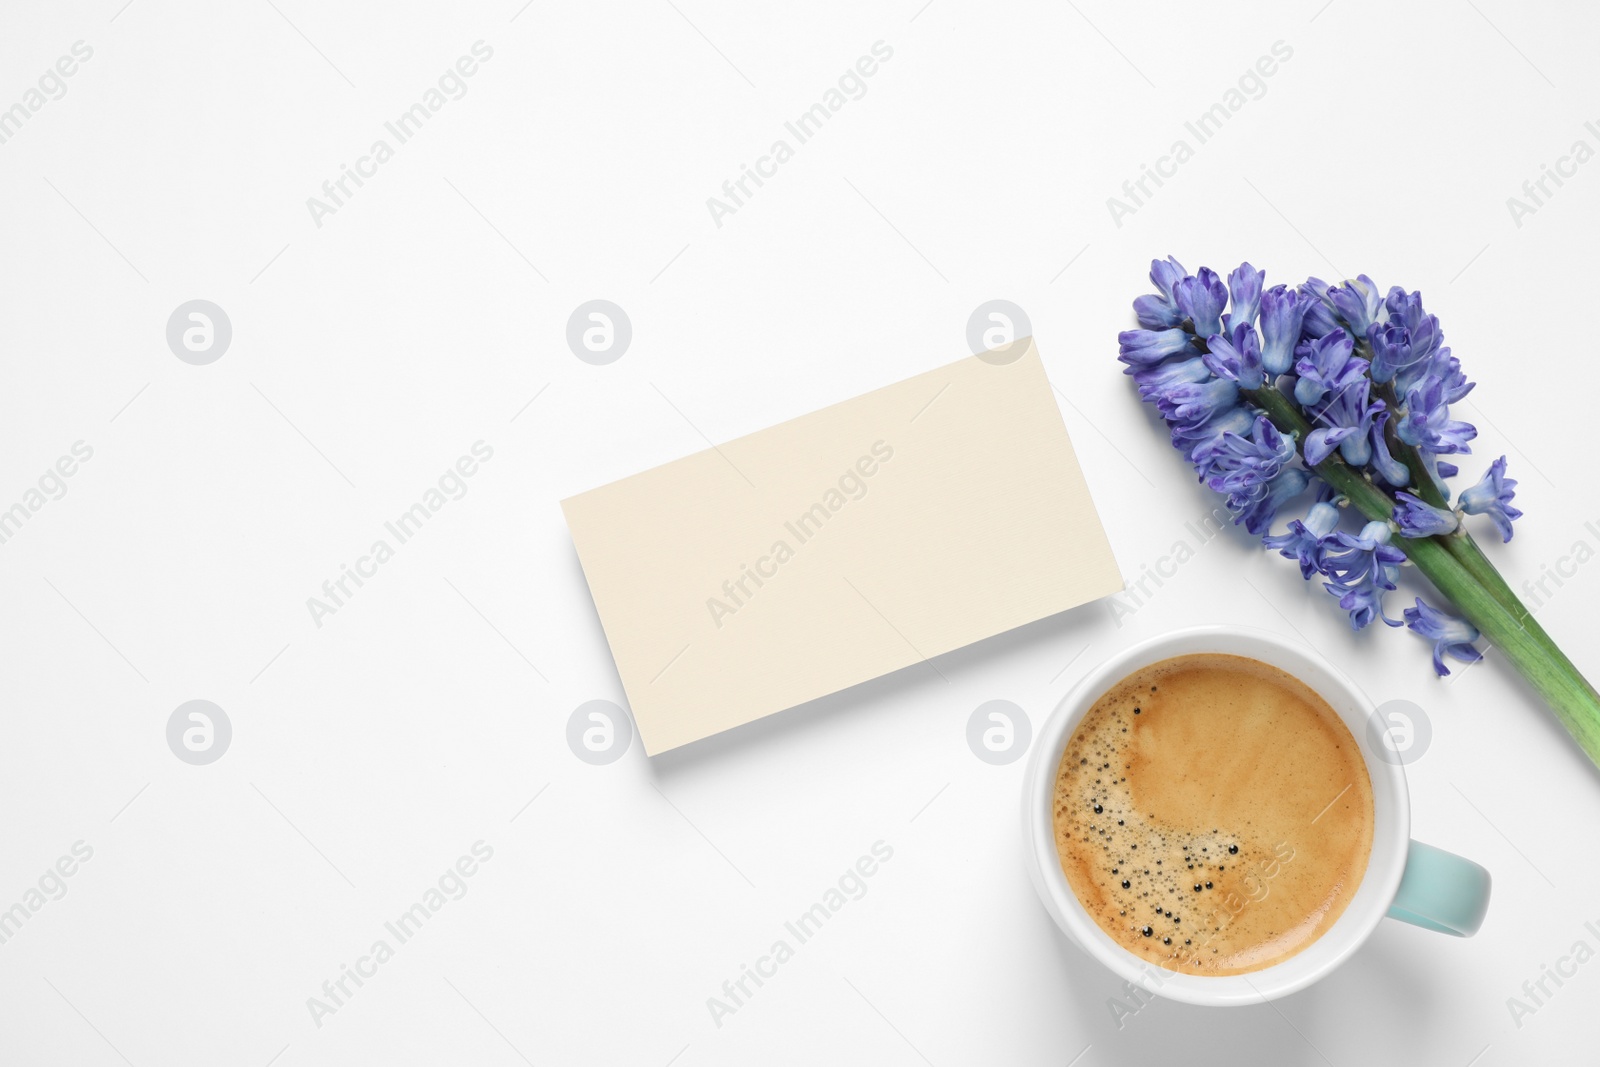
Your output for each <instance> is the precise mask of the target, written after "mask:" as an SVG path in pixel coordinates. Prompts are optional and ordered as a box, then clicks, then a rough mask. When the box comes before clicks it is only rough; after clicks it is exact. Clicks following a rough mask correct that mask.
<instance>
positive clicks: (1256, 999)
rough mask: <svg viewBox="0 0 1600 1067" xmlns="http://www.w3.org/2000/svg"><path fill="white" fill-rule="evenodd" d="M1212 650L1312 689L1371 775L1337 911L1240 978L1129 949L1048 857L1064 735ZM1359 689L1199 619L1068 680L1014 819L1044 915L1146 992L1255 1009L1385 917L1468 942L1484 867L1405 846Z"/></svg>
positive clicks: (1393, 787) (1400, 809) (1482, 906)
mask: <svg viewBox="0 0 1600 1067" xmlns="http://www.w3.org/2000/svg"><path fill="white" fill-rule="evenodd" d="M1200 652H1214V653H1226V654H1230V655H1235V656H1248V657H1249V658H1251V659H1255V660H1260V661H1261V662H1263V663H1267V664H1270V665H1271V666H1274V667H1277V668H1278V669H1279V670H1282V671H1285V672H1287V673H1289V674H1291V675H1293V676H1294V677H1296V678H1298V679H1300V680H1301V681H1302V682H1304V683H1305V684H1306V685H1308V686H1310V687H1311V688H1312V689H1314V690H1315V691H1316V692H1317V693H1318V694H1320V695H1321V696H1322V698H1323V699H1324V700H1326V701H1327V702H1328V704H1329V705H1331V706H1332V708H1333V710H1334V711H1336V712H1338V713H1339V717H1340V718H1342V719H1343V720H1344V724H1345V726H1347V727H1348V728H1349V730H1350V734H1351V736H1352V737H1354V738H1355V739H1356V742H1357V744H1358V745H1359V746H1360V748H1361V752H1362V755H1363V756H1364V757H1365V759H1366V764H1367V773H1368V775H1369V776H1370V777H1371V779H1372V806H1373V820H1374V825H1373V833H1372V856H1371V858H1370V859H1369V860H1368V862H1367V872H1366V874H1365V875H1364V876H1363V877H1362V879H1361V884H1360V886H1359V887H1358V888H1357V889H1356V893H1355V896H1354V897H1353V898H1352V899H1351V901H1350V903H1349V905H1348V906H1347V907H1346V908H1345V910H1344V913H1343V914H1342V915H1340V916H1339V918H1338V919H1337V920H1336V921H1335V922H1334V924H1333V925H1332V926H1331V927H1329V928H1328V929H1327V930H1326V931H1324V932H1323V934H1322V936H1321V937H1319V938H1318V939H1317V940H1316V941H1314V942H1312V943H1311V944H1310V945H1308V946H1306V948H1304V949H1303V950H1301V951H1300V952H1298V953H1296V954H1295V955H1293V956H1290V957H1289V958H1288V959H1286V960H1283V961H1281V962H1279V963H1275V964H1273V965H1271V966H1270V967H1264V968H1262V969H1261V970H1258V971H1250V972H1248V973H1246V974H1240V975H1225V976H1211V975H1198V974H1183V973H1179V972H1177V971H1169V970H1166V969H1164V968H1161V967H1157V966H1155V965H1153V964H1150V963H1147V962H1146V961H1145V960H1143V959H1141V958H1140V957H1138V956H1136V955H1134V954H1133V953H1131V952H1129V951H1128V950H1127V949H1125V948H1123V947H1122V946H1121V945H1119V944H1117V943H1116V941H1114V940H1112V938H1111V936H1110V935H1108V934H1107V933H1106V932H1105V931H1104V930H1102V929H1101V928H1100V926H1099V924H1097V923H1096V922H1095V921H1094V918H1093V917H1092V916H1090V915H1089V913H1088V912H1087V911H1086V910H1084V907H1083V905H1082V904H1080V903H1079V902H1078V899H1077V897H1076V896H1074V895H1073V892H1072V889H1071V887H1070V886H1069V885H1068V884H1067V878H1066V875H1065V874H1064V873H1063V872H1062V869H1061V859H1060V856H1059V854H1058V853H1057V852H1056V838H1055V827H1054V824H1053V821H1052V808H1053V801H1054V793H1055V781H1056V771H1057V769H1058V767H1059V765H1060V763H1061V754H1062V752H1063V751H1065V749H1066V746H1067V742H1068V741H1069V740H1070V739H1071V737H1072V732H1073V730H1075V729H1076V728H1077V725H1078V723H1079V722H1080V721H1081V720H1082V718H1083V716H1084V713H1085V712H1087V711H1088V710H1089V708H1090V707H1091V706H1093V704H1094V702H1095V701H1096V700H1098V699H1099V698H1100V696H1101V695H1102V694H1104V693H1105V692H1106V691H1107V690H1109V689H1110V688H1111V687H1112V686H1114V685H1115V684H1116V683H1117V682H1119V681H1121V680H1122V679H1123V678H1125V677H1127V676H1128V675H1130V674H1132V673H1134V672H1135V671H1137V670H1139V669H1141V668H1143V667H1147V666H1149V665H1151V664H1153V663H1159V662H1160V661H1161V660H1164V659H1170V658H1171V657H1173V656H1184V655H1189V654H1191V653H1200ZM1375 710H1376V709H1375V708H1374V707H1373V705H1372V702H1371V701H1370V700H1368V699H1367V697H1366V696H1365V695H1364V694H1363V693H1362V691H1361V690H1360V689H1359V688H1358V687H1357V686H1356V685H1355V683H1354V682H1352V681H1350V679H1349V678H1347V677H1345V676H1344V675H1343V674H1341V673H1340V672H1339V671H1338V670H1336V669H1335V668H1334V667H1333V666H1332V665H1331V664H1329V663H1328V662H1327V661H1326V660H1325V659H1323V658H1322V657H1321V656H1318V655H1317V654H1316V653H1314V652H1312V651H1311V650H1310V649H1308V648H1306V647H1305V646H1303V645H1300V644H1298V643H1296V642H1292V641H1288V640H1285V639H1284V638H1282V637H1279V636H1277V635H1276V634H1272V633H1268V632H1266V631H1264V630H1249V629H1243V628H1239V627H1228V626H1202V627H1196V628H1194V629H1189V630H1180V631H1178V632H1175V633H1170V634H1165V635H1163V636H1161V637H1156V638H1152V639H1150V640H1148V641H1145V642H1142V643H1141V644H1138V645H1135V646H1133V647H1132V648H1129V649H1127V650H1125V651H1123V652H1120V653H1118V654H1116V655H1114V656H1111V657H1110V658H1109V659H1107V660H1106V661H1105V662H1104V663H1101V664H1100V665H1099V666H1098V667H1096V668H1095V669H1094V670H1093V671H1090V672H1089V674H1088V676H1087V677H1085V678H1084V679H1083V680H1082V681H1080V682H1079V683H1078V684H1077V685H1076V686H1075V687H1073V689H1072V691H1071V692H1070V693H1068V694H1067V696H1066V698H1065V699H1063V700H1062V702H1061V704H1060V706H1059V707H1057V708H1056V710H1055V712H1054V713H1053V714H1052V715H1051V716H1050V718H1049V719H1048V720H1047V721H1046V722H1045V724H1044V727H1043V728H1042V729H1041V730H1040V733H1039V738H1038V741H1037V742H1036V743H1035V745H1034V747H1033V751H1032V753H1031V754H1030V755H1029V757H1028V767H1027V773H1026V777H1025V778H1024V779H1023V789H1022V809H1023V810H1022V825H1023V834H1024V839H1025V848H1026V855H1027V863H1028V871H1029V874H1030V875H1031V876H1032V878H1033V883H1034V888H1035V889H1037V890H1038V892H1039V898H1040V899H1041V900H1042V901H1044V906H1045V908H1046V910H1048V911H1049V912H1050V915H1051V917H1053V918H1054V919H1055V921H1056V924H1057V925H1058V926H1060V927H1061V929H1062V930H1063V931H1064V932H1065V933H1066V935H1067V937H1068V938H1069V939H1071V940H1072V941H1073V943H1075V944H1076V945H1077V946H1078V947H1079V948H1081V949H1083V950H1084V951H1085V952H1087V953H1088V954H1089V955H1090V956H1092V957H1094V958H1095V959H1097V960H1099V961H1100V962H1101V963H1103V964H1104V965H1105V966H1106V967H1108V968H1110V969H1111V970H1112V971H1114V972H1116V973H1117V974H1118V975H1120V976H1122V977H1124V978H1126V979H1127V980H1128V981H1131V982H1133V983H1135V984H1137V985H1139V986H1141V987H1143V988H1144V989H1145V990H1147V991H1148V992H1150V993H1152V994H1154V995H1156V996H1161V997H1167V998H1170V999H1172V1000H1178V1001H1183V1002H1185V1003H1188V1004H1204V1005H1216V1006H1229V1005H1242V1004H1258V1003H1260V1002H1261V1001H1262V1000H1270V999H1272V998H1274V997H1281V996H1285V995H1287V994H1289V993H1293V992H1295V991H1296V990H1299V989H1304V988H1305V987H1306V986H1308V985H1310V984H1311V983H1312V982H1315V981H1316V980H1317V979H1319V978H1322V977H1324V976H1325V975H1327V974H1328V973H1330V972H1331V971H1332V970H1333V969H1334V968H1335V967H1337V966H1339V964H1341V963H1343V962H1344V961H1345V960H1347V959H1349V958H1350V956H1351V954H1352V953H1354V952H1355V951H1356V950H1357V949H1358V948H1360V947H1361V944H1362V942H1364V941H1366V939H1367V937H1368V936H1369V935H1370V934H1371V933H1372V931H1373V930H1374V929H1376V928H1377V926H1378V923H1379V922H1380V921H1381V920H1382V919H1383V917H1384V916H1385V915H1388V916H1390V917H1392V918H1397V919H1401V920H1404V921H1406V922H1410V923H1414V924H1416V925H1418V926H1422V927H1426V928H1427V929H1430V930H1437V931H1440V932H1442V933H1448V934H1455V935H1457V936H1460V937H1468V936H1471V935H1472V934H1473V933H1475V932H1476V931H1477V929H1478V926H1479V925H1480V924H1481V923H1482V922H1483V915H1484V912H1485V910H1486V909H1487V908H1488V905H1489V886H1490V879H1489V872H1488V871H1486V870H1484V869H1483V868H1482V867H1480V866H1479V865H1478V864H1476V863H1473V862H1472V861H1471V860H1467V859H1463V858H1462V857H1460V856H1457V855H1455V854H1453V853H1450V852H1445V851H1443V850H1442V849H1437V848H1434V847H1433V846H1431V845H1425V844H1422V843H1421V842H1418V841H1412V840H1411V837H1410V833H1411V804H1410V799H1409V797H1408V796H1407V793H1406V779H1405V771H1404V769H1403V767H1402V766H1401V764H1400V763H1399V762H1398V761H1395V760H1393V759H1392V758H1391V759H1384V758H1381V757H1380V756H1379V755H1378V754H1377V753H1376V752H1374V751H1373V750H1372V748H1371V741H1370V739H1369V735H1368V731H1367V722H1368V718H1369V717H1370V716H1371V715H1372V714H1373V713H1374V712H1375Z"/></svg>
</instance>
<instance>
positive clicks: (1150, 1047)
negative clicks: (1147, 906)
mask: <svg viewBox="0 0 1600 1067" xmlns="http://www.w3.org/2000/svg"><path fill="white" fill-rule="evenodd" d="M1034 914H1035V922H1034V925H1035V928H1036V930H1037V932H1038V935H1039V936H1040V937H1043V938H1048V939H1049V942H1050V944H1051V945H1052V946H1053V948H1054V949H1055V952H1054V955H1055V958H1056V959H1057V960H1059V962H1060V966H1061V971H1062V972H1063V974H1064V981H1065V983H1066V984H1067V985H1068V986H1069V987H1070V989H1071V990H1072V995H1071V997H1070V998H1069V999H1068V1000H1067V1002H1066V1003H1065V1004H1064V1005H1063V1007H1064V1009H1065V1010H1066V1011H1067V1012H1069V1013H1070V1016H1071V1019H1070V1030H1071V1032H1072V1033H1074V1034H1078V1035H1082V1036H1083V1038H1084V1040H1087V1041H1092V1045H1093V1057H1094V1062H1095V1063H1096V1064H1126V1065H1129V1067H1145V1065H1148V1064H1152V1063H1169V1062H1170V1063H1182V1064H1185V1065H1196V1067H1198V1065H1204V1064H1226V1065H1228V1067H1237V1065H1238V1064H1240V1063H1270V1064H1274V1065H1280V1064H1281V1065H1305V1067H1313V1065H1316V1067H1326V1065H1327V1064H1330V1063H1342V1062H1362V1063H1374V1064H1378V1063H1423V1062H1428V1061H1429V1060H1430V1059H1432V1058H1435V1057H1437V1055H1438V1053H1439V1031H1438V1029H1437V1028H1436V1027H1434V1026H1433V1025H1431V1024H1430V1023H1429V1022H1428V1020H1430V1019H1434V1018H1436V1017H1437V1016H1438V1015H1439V1013H1440V1011H1441V1010H1442V1009H1443V1007H1444V1006H1442V1005H1440V1004H1439V1003H1438V1002H1437V998H1436V997H1435V996H1433V995H1432V990H1433V983H1431V982H1430V981H1429V980H1428V977H1427V975H1426V974H1424V973H1423V972H1422V970H1421V964H1420V962H1419V961H1418V960H1417V959H1416V957H1415V954H1414V953H1408V952H1406V951H1405V950H1404V944H1403V943H1402V941H1401V940H1399V939H1393V938H1385V937H1382V936H1380V935H1381V932H1382V929H1383V928H1382V927H1380V933H1379V934H1375V935H1374V936H1373V937H1372V938H1370V939H1369V940H1368V942H1367V943H1366V944H1365V945H1363V946H1362V948H1361V949H1360V951H1359V952H1357V953H1356V955H1355V956H1354V957H1352V958H1351V959H1350V960H1349V961H1348V962H1347V963H1346V964H1345V965H1344V966H1342V967H1341V968H1340V969H1339V970H1338V971H1336V972H1334V973H1333V974H1331V975H1329V976H1328V977H1327V978H1324V979H1323V980H1322V981H1320V982H1318V983H1316V984H1315V985H1313V986H1311V987H1310V988H1308V989H1304V990H1301V991H1300V992H1298V993H1294V994H1291V995H1290V996H1287V997H1281V998H1279V999H1277V1000H1274V1001H1270V1002H1269V1001H1263V1002H1262V1003H1260V1004H1255V1005H1250V1006H1247V1007H1238V1008H1208V1007H1199V1006H1196V1005H1192V1004H1183V1003H1179V1002H1178V1001H1173V1000H1164V999H1162V998H1161V997H1160V996H1159V995H1154V996H1153V995H1151V994H1148V993H1145V992H1143V991H1140V990H1137V989H1135V988H1133V987H1131V986H1129V985H1128V984H1127V983H1125V982H1124V981H1123V980H1122V979H1121V978H1119V977H1117V976H1116V975H1114V974H1112V973H1111V972H1110V971H1108V970H1107V969H1106V968H1105V967H1104V966H1102V965H1101V964H1100V963H1099V962H1098V961H1096V960H1095V959H1094V958H1093V957H1091V956H1089V955H1088V954H1087V953H1085V952H1084V951H1083V950H1081V949H1079V948H1078V947H1077V946H1076V945H1074V944H1073V943H1072V942H1071V941H1070V940H1068V938H1067V937H1066V935H1065V934H1063V933H1062V932H1061V931H1060V929H1059V928H1058V927H1057V926H1056V925H1055V923H1054V922H1052V921H1051V919H1050V917H1049V916H1048V915H1047V914H1046V913H1045V912H1044V910H1043V909H1042V908H1040V909H1035V913H1034ZM1365 1033H1382V1034H1385V1035H1388V1036H1386V1039H1385V1040H1386V1047H1385V1048H1383V1049H1382V1050H1381V1051H1380V1050H1374V1049H1372V1048H1371V1047H1370V1046H1368V1045H1366V1044H1365V1042H1362V1043H1360V1044H1356V1045H1355V1047H1354V1048H1352V1044H1353V1043H1355V1041H1356V1040H1357V1038H1358V1036H1359V1035H1361V1034H1365ZM1394 1035H1400V1036H1399V1037H1398V1038H1396V1037H1395V1036H1394ZM1396 1041H1398V1042H1399V1043H1398V1044H1397V1043H1396ZM1062 1051H1063V1053H1064V1054H1065V1055H1066V1056H1069V1057H1070V1056H1071V1055H1072V1053H1073V1052H1074V1051H1075V1050H1073V1049H1063V1050H1062ZM1468 1055H1470V1051H1469V1053H1468ZM1352 1057H1355V1058H1354V1059H1352Z"/></svg>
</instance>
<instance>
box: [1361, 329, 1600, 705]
mask: <svg viewBox="0 0 1600 1067" xmlns="http://www.w3.org/2000/svg"><path fill="white" fill-rule="evenodd" d="M1356 352H1357V354H1358V355H1360V356H1361V357H1362V358H1363V359H1365V360H1367V361H1368V362H1369V363H1370V362H1372V359H1373V352H1372V346H1371V345H1370V344H1369V343H1368V342H1367V341H1366V340H1365V339H1361V340H1358V341H1357V342H1356ZM1374 388H1375V389H1376V390H1377V394H1378V398H1379V399H1380V400H1382V401H1383V403H1384V407H1385V408H1386V409H1387V410H1388V411H1389V420H1388V422H1387V424H1386V425H1385V426H1384V440H1385V441H1386V442H1387V443H1388V445H1389V454H1390V455H1392V456H1394V457H1395V458H1396V459H1398V460H1400V462H1402V463H1404V464H1405V465H1406V469H1407V470H1409V471H1410V472H1411V483H1412V486H1413V487H1414V488H1415V491H1416V493H1417V495H1418V496H1419V497H1421V498H1422V499H1423V500H1424V501H1426V502H1427V503H1429V504H1432V505H1433V506H1434V507H1436V508H1443V509H1445V510H1447V511H1448V510H1449V509H1450V503H1449V501H1448V499H1447V498H1446V496H1445V494H1444V491H1443V489H1442V488H1441V487H1440V485H1439V483H1438V482H1437V481H1436V480H1435V479H1434V477H1433V473H1432V471H1431V470H1430V469H1429V467H1428V465H1427V463H1425V462H1424V461H1423V458H1422V453H1421V452H1419V451H1418V450H1417V448H1416V446H1415V445H1410V444H1407V443H1406V442H1405V441H1402V440H1401V439H1400V435H1399V433H1398V432H1397V431H1396V427H1397V425H1398V420H1399V418H1400V415H1401V407H1400V397H1399V395H1398V393H1396V391H1395V387H1394V382H1392V381H1388V382H1381V383H1376V384H1375V385H1374ZM1439 540H1440V542H1441V543H1443V545H1444V547H1445V548H1446V549H1447V550H1448V551H1449V552H1450V554H1451V555H1452V556H1454V557H1455V558H1456V560H1457V562H1459V563H1460V564H1461V565H1462V566H1463V567H1465V568H1466V570H1467V571H1468V573H1470V574H1471V575H1472V576H1473V577H1474V578H1475V579H1477V581H1478V584H1479V585H1481V586H1483V587H1484V589H1486V590H1487V591H1488V592H1489V595H1490V596H1492V597H1494V598H1495V599H1496V600H1498V601H1499V602H1500V605H1501V606H1502V607H1504V608H1505V609H1506V611H1507V612H1509V613H1510V614H1511V617H1512V618H1513V619H1515V620H1516V621H1517V624H1518V625H1519V626H1521V627H1523V628H1524V629H1526V630H1528V631H1529V632H1530V633H1532V634H1533V636H1534V639H1535V640H1536V641H1538V642H1539V643H1540V644H1541V645H1543V646H1544V649H1545V652H1546V653H1547V654H1548V655H1549V656H1550V658H1551V659H1553V660H1555V661H1556V663H1557V664H1559V665H1560V666H1561V667H1562V668H1563V669H1565V670H1567V671H1569V672H1571V674H1572V676H1573V677H1575V678H1577V679H1578V680H1579V681H1581V682H1583V685H1584V687H1585V688H1586V689H1588V691H1589V693H1590V695H1591V696H1595V697H1596V698H1597V699H1600V694H1597V693H1596V692H1595V688H1594V686H1593V685H1590V684H1589V682H1588V680H1587V679H1585V678H1584V677H1583V675H1582V674H1580V673H1578V668H1577V667H1576V666H1575V665H1574V664H1573V662H1572V661H1571V660H1570V659H1568V658H1567V655H1566V653H1565V652H1562V651H1561V648H1560V646H1558V645H1557V644H1556V643H1555V641H1554V640H1553V639H1552V638H1551V637H1550V635H1549V634H1548V633H1546V632H1545V629H1544V627H1543V626H1540V625H1539V623H1538V622H1537V621H1535V619H1534V617H1533V612H1531V611H1529V610H1528V608H1527V606H1526V605H1524V604H1523V603H1522V601H1521V600H1520V599H1518V597H1517V594H1516V593H1515V592H1513V591H1512V589H1511V586H1510V585H1509V584H1507V582H1506V580H1505V579H1504V578H1503V577H1501V575H1500V572H1499V570H1497V569H1496V568H1495V565H1494V564H1493V563H1491V562H1490V561H1489V557H1488V556H1486V555H1484V554H1483V549H1481V548H1479V547H1478V542H1477V541H1475V540H1473V538H1472V535H1471V534H1469V533H1467V532H1466V530H1464V529H1459V530H1457V531H1456V532H1455V533H1453V534H1450V535H1448V536H1445V537H1441V538H1439Z"/></svg>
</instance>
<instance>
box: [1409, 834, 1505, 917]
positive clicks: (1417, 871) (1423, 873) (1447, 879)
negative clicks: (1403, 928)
mask: <svg viewBox="0 0 1600 1067" xmlns="http://www.w3.org/2000/svg"><path fill="white" fill-rule="evenodd" d="M1491 882H1492V880H1491V879H1490V877H1489V872H1488V871H1486V870H1484V869H1483V867H1481V866H1479V865H1478V864H1476V863H1473V862H1472V861H1471V860H1469V859H1466V858H1465V857H1462V856H1458V855H1456V854H1455V853H1454V852H1446V851H1445V850H1444V849H1442V848H1434V847H1433V846H1432V845H1425V844H1423V843H1422V842H1421V841H1412V842H1411V849H1410V851H1409V852H1408V853H1407V854H1406V870H1405V874H1403V875H1402V876H1401V878H1400V891H1399V892H1398V893H1396V894H1395V897H1394V903H1393V904H1390V905H1389V918H1391V919H1399V920H1401V921H1402V922H1408V923H1411V924H1412V925H1413V926H1420V927H1422V928H1423V929H1424V930H1436V931H1438V932H1439V933H1441V934H1453V935H1454V936H1456V937H1471V936H1472V935H1473V934H1475V933H1477V932H1478V927H1480V926H1482V925H1483V915H1484V912H1486V911H1488V910H1489V889H1490V885H1491Z"/></svg>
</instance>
